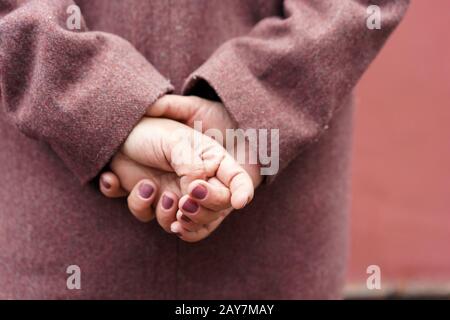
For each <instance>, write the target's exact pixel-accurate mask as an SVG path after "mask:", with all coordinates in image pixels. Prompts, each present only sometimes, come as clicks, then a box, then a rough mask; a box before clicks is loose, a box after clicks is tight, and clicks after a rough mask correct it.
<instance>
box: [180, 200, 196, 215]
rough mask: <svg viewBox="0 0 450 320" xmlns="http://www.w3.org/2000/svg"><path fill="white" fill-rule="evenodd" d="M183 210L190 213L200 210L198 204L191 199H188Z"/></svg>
mask: <svg viewBox="0 0 450 320" xmlns="http://www.w3.org/2000/svg"><path fill="white" fill-rule="evenodd" d="M183 210H184V211H187V212H189V213H194V212H196V211H197V210H198V204H197V202H195V201H193V200H191V199H187V200H186V202H185V203H184V204H183Z"/></svg>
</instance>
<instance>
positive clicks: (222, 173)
mask: <svg viewBox="0 0 450 320" xmlns="http://www.w3.org/2000/svg"><path fill="white" fill-rule="evenodd" d="M216 176H217V178H218V179H219V180H220V181H221V182H222V183H223V184H225V185H226V186H227V187H229V188H230V192H231V205H232V207H233V208H234V209H242V208H243V207H245V206H246V205H247V204H248V203H249V202H250V201H251V200H252V199H253V195H254V186H253V181H252V179H251V178H250V176H249V174H248V173H247V172H246V171H245V170H244V169H243V168H242V167H241V166H240V165H239V164H238V163H237V162H236V160H234V159H233V157H231V155H230V154H228V153H227V154H226V155H225V157H224V159H223V160H222V162H221V163H220V166H219V168H218V169H217V173H216Z"/></svg>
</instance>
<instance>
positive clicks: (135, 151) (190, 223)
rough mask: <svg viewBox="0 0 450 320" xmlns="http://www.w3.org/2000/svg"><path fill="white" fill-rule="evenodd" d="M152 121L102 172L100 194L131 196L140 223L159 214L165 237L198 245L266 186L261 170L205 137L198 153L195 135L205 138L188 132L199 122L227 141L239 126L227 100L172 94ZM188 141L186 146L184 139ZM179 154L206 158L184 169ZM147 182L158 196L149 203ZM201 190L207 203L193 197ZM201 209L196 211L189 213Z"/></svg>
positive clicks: (155, 108) (138, 130)
mask: <svg viewBox="0 0 450 320" xmlns="http://www.w3.org/2000/svg"><path fill="white" fill-rule="evenodd" d="M146 116H147V117H144V119H142V120H141V122H139V124H138V125H137V126H136V127H135V129H134V130H133V131H132V132H131V134H130V135H129V137H128V138H127V140H126V142H125V143H124V145H123V147H122V149H121V150H120V151H119V152H118V153H117V154H116V155H115V156H114V158H113V159H112V161H111V165H110V167H111V171H112V172H105V173H103V174H102V176H101V179H100V190H101V191H102V193H103V194H104V195H105V196H107V197H112V198H114V197H123V196H127V195H128V207H129V209H130V211H131V212H132V213H133V214H134V215H135V216H136V218H138V219H139V220H141V221H143V222H147V221H150V220H151V219H153V218H154V217H155V215H156V219H157V220H158V223H159V224H160V225H161V227H162V228H163V229H164V230H166V231H167V232H170V233H175V234H177V235H178V236H179V237H180V238H181V239H183V240H185V241H188V242H196V241H200V240H202V239H204V238H206V237H207V236H209V235H210V234H211V233H212V232H213V231H214V230H215V229H216V228H217V227H218V226H219V225H220V223H221V222H222V221H223V220H224V219H225V218H226V217H227V216H228V214H230V213H231V212H232V211H233V209H240V208H243V207H244V206H245V205H247V204H248V203H249V202H250V201H251V199H252V198H253V190H254V188H256V187H257V186H258V185H259V184H260V183H261V181H262V177H261V176H260V174H259V172H260V171H259V169H260V168H259V166H258V165H256V164H252V165H251V164H248V163H246V164H244V165H242V166H239V165H238V164H237V163H236V162H235V161H234V159H233V158H232V157H231V156H230V155H229V154H228V153H226V152H224V149H223V148H221V146H220V145H219V144H218V143H217V142H215V141H214V140H213V139H210V138H209V137H206V136H205V135H201V136H202V138H201V143H200V146H198V147H197V149H192V139H190V138H189V137H198V136H196V135H197V134H200V133H198V132H196V131H194V130H192V129H190V128H189V127H193V126H194V121H197V120H201V121H202V129H203V130H204V131H206V130H208V129H211V128H215V129H219V130H220V131H221V132H222V133H223V135H224V136H225V130H226V129H228V128H230V129H233V128H236V127H237V125H236V123H235V122H234V121H233V120H232V118H231V117H230V116H229V114H228V112H227V111H226V109H225V107H224V106H223V104H221V103H218V102H213V101H209V100H205V99H201V98H199V97H194V96H190V97H185V96H177V95H166V96H164V97H162V98H160V99H159V100H158V101H157V102H156V103H155V104H153V105H152V106H151V107H150V108H149V109H148V110H147V113H146ZM164 118H167V119H172V120H167V119H164ZM174 120H175V121H174ZM183 124H185V125H183ZM188 129H189V130H188ZM174 132H177V134H174ZM168 137H170V138H168ZM186 137H188V138H187V141H184V142H182V140H186ZM182 138H183V139H182ZM245 147H247V146H245ZM176 150H178V151H179V150H183V152H181V153H186V152H185V150H190V152H188V153H189V154H191V153H192V154H194V155H201V156H200V157H199V158H198V160H199V159H206V160H199V161H191V160H192V159H190V161H184V162H183V161H180V162H183V163H182V164H178V163H177V161H176V160H177V157H178V159H179V158H181V157H180V156H179V153H180V152H177V151H176ZM205 156H206V157H205ZM202 161H203V162H202ZM193 162H194V163H193ZM148 185H150V186H151V187H152V188H153V190H154V192H153V193H152V194H151V196H149V197H147V198H144V197H142V196H141V195H140V192H139V191H140V190H141V189H145V186H147V187H148ZM143 186H144V187H143ZM199 186H200V188H201V189H202V191H206V196H204V193H205V192H201V193H200V195H201V196H202V198H199V197H198V196H199V193H198V192H195V190H198V187H199ZM202 187H203V188H202ZM203 196H204V197H203ZM167 199H171V200H172V206H171V207H170V208H165V207H164V205H163V204H164V203H165V204H166V206H167V204H168V203H169V202H170V201H168V200H167ZM164 200H165V201H164ZM186 203H187V205H186ZM192 204H194V205H192ZM196 207H198V208H197V210H195V212H190V211H193V210H192V209H193V208H194V209H195V208H196ZM187 209H191V210H187Z"/></svg>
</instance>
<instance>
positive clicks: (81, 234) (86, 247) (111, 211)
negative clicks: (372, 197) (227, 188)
mask: <svg viewBox="0 0 450 320" xmlns="http://www.w3.org/2000/svg"><path fill="white" fill-rule="evenodd" d="M407 2H408V1H406V0H398V1H391V0H389V1H388V0H386V1H365V0H342V1H325V0H323V1H320V0H317V1H312V0H311V1H307V0H285V1H282V0H245V1H242V0H229V1H222V0H195V1H194V0H177V1H169V0H152V1H144V0H126V1H125V0H122V1H119V0H89V1H87V0H85V1H83V0H80V1H76V4H77V5H79V6H80V8H81V13H82V15H83V20H82V23H81V30H68V28H67V26H66V20H67V18H68V17H69V15H70V14H68V13H67V8H68V7H69V6H70V5H73V4H74V2H73V1H69V0H39V1H37V0H29V1H20V0H17V1H16V0H0V90H1V111H2V113H1V115H2V116H1V118H0V136H1V139H0V164H1V165H0V176H1V177H2V186H1V187H0V248H1V249H0V298H20V299H22V298H65V299H71V298H125V299H132V298H139V299H177V298H185V299H192V298H207V299H213V298H221V299H222V298H223V299H225V298H234V299H238V298H251V299H260V298H261V299H268V298H269V299H270V298H271V299H291V298H338V297H339V295H340V290H341V288H342V285H343V281H344V277H345V265H346V259H347V231H348V230H347V222H348V219H347V214H348V195H349V185H348V181H349V151H350V144H351V143H350V142H351V131H352V121H351V118H352V106H351V105H352V103H351V101H352V99H351V92H352V89H353V87H354V86H355V84H356V82H357V80H358V79H359V78H360V77H361V75H362V73H363V72H364V71H365V69H366V68H367V67H368V65H369V63H370V62H371V61H372V60H373V59H374V57H375V56H376V54H377V53H378V51H379V50H380V48H381V47H382V45H383V43H384V42H385V40H386V39H387V37H388V35H389V34H390V33H391V32H392V31H393V29H394V28H395V26H396V25H397V24H398V22H399V21H400V19H401V17H402V16H403V14H404V12H405V10H406V7H407ZM369 4H377V5H379V6H380V8H381V17H382V22H381V29H380V30H370V29H368V28H367V27H366V19H367V16H368V14H367V11H366V9H367V7H368V5H369ZM168 79H170V82H169V80H168ZM205 83H206V84H208V85H209V86H210V88H213V89H214V91H215V93H216V94H217V96H218V97H220V99H221V100H222V101H223V102H224V105H225V107H226V108H227V109H228V111H229V112H230V114H231V115H232V116H233V118H234V119H236V121H237V122H238V123H239V125H240V127H242V128H263V129H271V128H275V129H280V166H281V170H280V172H279V173H278V174H277V175H276V177H275V176H274V177H270V178H269V179H270V180H271V183H270V184H264V185H263V186H261V187H260V188H258V190H257V193H256V197H255V199H254V201H253V202H252V203H251V204H250V206H249V207H248V208H246V209H244V210H242V212H236V213H234V214H232V215H231V216H230V217H229V218H228V219H227V220H226V221H225V222H224V223H223V225H222V226H221V227H220V228H219V229H218V230H217V231H216V232H215V233H214V234H213V235H212V236H211V237H210V238H208V239H206V240H204V241H202V242H200V243H197V244H187V243H183V242H182V241H181V240H179V239H177V238H176V237H174V236H172V235H168V234H166V233H165V232H163V231H162V230H161V229H160V228H159V227H158V226H157V224H156V223H149V224H142V223H140V222H138V221H136V220H135V219H134V218H133V217H132V216H131V214H130V213H129V212H128V209H127V206H126V201H125V200H124V199H116V200H111V199H106V198H104V197H103V196H102V195H101V194H100V192H99V191H98V188H97V185H96V180H95V178H96V176H97V175H98V173H99V172H100V170H101V169H102V168H103V167H104V166H105V165H107V163H108V161H109V159H110V158H111V157H112V156H113V155H114V153H115V152H116V151H117V149H118V148H119V146H120V145H121V143H122V142H123V141H124V140H125V139H126V137H127V135H128V134H129V132H130V131H131V130H132V128H133V126H134V125H135V124H136V123H137V121H138V120H139V119H140V118H141V117H142V115H143V113H144V112H145V109H146V108H147V106H149V105H151V103H152V102H154V101H155V100H156V99H157V98H158V97H160V96H162V95H164V94H165V93H167V92H171V91H173V92H175V93H179V94H180V93H185V94H190V93H192V94H200V95H201V94H202V92H203V90H201V87H203V85H204V84H205ZM80 181H81V182H82V183H80ZM69 265H78V266H79V267H80V268H81V286H82V288H81V290H68V289H67V287H66V278H67V276H68V275H67V274H66V268H67V266H69Z"/></svg>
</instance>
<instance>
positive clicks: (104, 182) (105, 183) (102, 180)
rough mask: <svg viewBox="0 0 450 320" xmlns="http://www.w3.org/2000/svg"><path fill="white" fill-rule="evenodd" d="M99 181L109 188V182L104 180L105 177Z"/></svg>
mask: <svg viewBox="0 0 450 320" xmlns="http://www.w3.org/2000/svg"><path fill="white" fill-rule="evenodd" d="M101 182H102V185H103V186H104V187H105V188H106V189H109V188H111V185H110V184H109V182H108V181H106V179H105V178H103V177H102V179H101Z"/></svg>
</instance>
